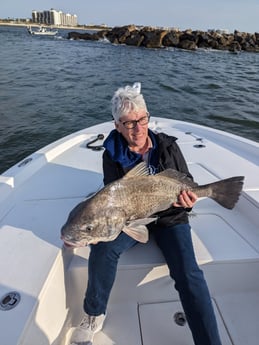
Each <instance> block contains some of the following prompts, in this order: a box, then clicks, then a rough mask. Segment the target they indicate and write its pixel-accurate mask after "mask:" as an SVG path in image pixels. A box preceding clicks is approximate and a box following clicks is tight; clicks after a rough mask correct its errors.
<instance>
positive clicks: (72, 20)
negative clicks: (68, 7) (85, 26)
mask: <svg viewBox="0 0 259 345" xmlns="http://www.w3.org/2000/svg"><path fill="white" fill-rule="evenodd" d="M32 21H33V23H38V24H49V25H55V26H77V25H78V23H77V15H75V14H73V15H72V14H69V13H63V12H62V11H56V10H54V9H53V8H52V9H51V10H49V11H42V12H39V11H35V10H34V11H32Z"/></svg>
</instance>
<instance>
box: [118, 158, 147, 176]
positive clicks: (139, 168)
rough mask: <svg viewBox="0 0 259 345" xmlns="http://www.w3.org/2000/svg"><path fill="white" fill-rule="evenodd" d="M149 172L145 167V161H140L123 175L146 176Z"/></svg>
mask: <svg viewBox="0 0 259 345" xmlns="http://www.w3.org/2000/svg"><path fill="white" fill-rule="evenodd" d="M147 175H150V174H149V170H148V167H147V164H146V162H141V163H139V164H138V165H136V166H135V167H134V168H132V169H131V170H130V171H129V172H127V174H126V175H125V176H124V177H123V178H124V179H125V178H130V177H135V176H147Z"/></svg>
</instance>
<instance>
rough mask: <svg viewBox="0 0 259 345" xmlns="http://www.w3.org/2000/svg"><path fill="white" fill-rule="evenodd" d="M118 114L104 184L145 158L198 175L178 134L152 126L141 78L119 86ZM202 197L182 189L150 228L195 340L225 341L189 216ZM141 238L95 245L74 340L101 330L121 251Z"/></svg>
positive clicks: (155, 167) (156, 167) (153, 167)
mask: <svg viewBox="0 0 259 345" xmlns="http://www.w3.org/2000/svg"><path fill="white" fill-rule="evenodd" d="M112 114H113V118H114V121H115V129H114V130H112V131H111V133H110V134H109V136H108V138H107V139H106V140H105V142H104V147H105V151H104V154H103V172H104V184H107V183H110V182H112V181H114V180H116V179H118V178H121V177H122V176H123V175H125V173H126V172H127V171H129V170H130V169H132V168H133V167H134V166H135V165H137V164H138V163H140V162H141V161H145V162H146V163H147V165H148V167H149V170H150V173H151V174H156V173H157V172H160V171H163V170H165V169H168V168H173V169H176V170H178V171H180V172H183V173H185V174H186V175H187V176H188V177H189V178H190V179H192V176H191V174H190V172H189V170H188V167H187V164H186V162H185V159H184V157H183V155H182V153H181V151H180V148H179V146H178V145H177V143H176V140H177V139H176V138H175V137H171V136H168V135H166V134H164V133H154V132H153V131H151V130H150V129H149V128H148V122H149V117H150V116H149V113H148V110H147V107H146V103H145V100H144V98H143V96H142V94H141V92H140V83H135V84H134V85H133V87H131V86H126V87H124V88H119V89H118V90H117V91H116V92H115V94H114V96H113V98H112ZM196 200H197V196H196V195H195V194H194V193H193V192H191V191H182V193H181V194H180V195H179V200H178V202H177V203H173V204H172V207H170V208H169V209H167V210H165V211H162V212H160V213H158V214H156V216H157V217H158V218H157V220H156V222H155V223H151V224H149V225H148V228H149V229H150V230H152V232H153V234H154V237H155V240H156V243H157V245H158V246H159V248H160V249H161V251H162V253H163V255H164V257H165V260H166V263H167V265H168V267H169V272H170V276H171V278H172V279H173V280H174V282H175V288H176V290H177V291H178V293H179V296H180V300H181V303H182V306H183V309H184V312H185V315H186V319H187V322H188V324H189V327H190V329H191V332H192V335H193V340H194V343H195V344H196V345H220V344H221V341H220V338H219V334H218V329H217V324H216V319H215V315H214V311H213V307H212V303H211V299H210V295H209V291H208V287H207V284H206V281H205V279H204V276H203V272H202V271H201V270H200V268H199V267H198V265H197V262H196V259H195V255H194V250H193V245H192V239H191V231H190V225H189V222H188V211H190V210H191V208H192V207H193V205H194V204H195V202H196ZM137 243H138V242H137V241H136V240H134V239H133V238H131V237H129V236H128V235H127V234H125V233H124V232H122V233H121V234H120V235H119V236H118V237H117V238H116V239H115V240H113V241H111V242H99V243H97V244H95V245H91V251H90V257H89V266H88V269H89V272H88V273H89V274H88V285H87V290H86V295H85V299H84V311H85V316H84V318H83V320H82V322H81V324H80V325H79V327H77V328H76V329H75V330H74V332H73V334H72V337H71V341H70V344H71V345H72V344H73V345H79V344H80V343H83V342H84V344H91V343H92V340H93V337H94V334H95V333H96V332H98V331H100V330H101V328H102V325H103V322H104V319H105V313H106V307H107V303H108V299H109V295H110V292H111V289H112V286H113V283H114V280H115V276H116V271H117V264H118V260H119V257H120V255H121V253H122V252H124V251H125V250H127V249H129V248H131V247H132V246H134V245H136V244H137ZM158 331H159V330H158ZM172 342H173V340H172Z"/></svg>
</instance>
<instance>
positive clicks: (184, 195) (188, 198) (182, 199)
mask: <svg viewBox="0 0 259 345" xmlns="http://www.w3.org/2000/svg"><path fill="white" fill-rule="evenodd" d="M197 199H198V197H197V195H196V194H195V193H193V192H192V191H190V190H187V191H185V190H184V191H182V192H181V194H180V195H179V197H178V202H174V203H173V206H174V207H184V208H192V207H193V206H194V204H195V202H196V201H197Z"/></svg>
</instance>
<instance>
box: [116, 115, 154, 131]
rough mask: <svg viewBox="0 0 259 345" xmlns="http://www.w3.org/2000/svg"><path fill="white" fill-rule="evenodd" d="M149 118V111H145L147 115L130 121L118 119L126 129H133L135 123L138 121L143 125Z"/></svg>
mask: <svg viewBox="0 0 259 345" xmlns="http://www.w3.org/2000/svg"><path fill="white" fill-rule="evenodd" d="M149 119H150V115H149V113H148V112H147V115H146V116H143V117H141V118H140V119H138V120H132V121H125V122H121V120H119V121H120V122H121V123H122V124H123V126H124V127H125V128H127V129H133V128H135V127H136V126H137V124H138V123H139V124H140V125H141V126H145V125H147V124H148V122H149Z"/></svg>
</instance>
